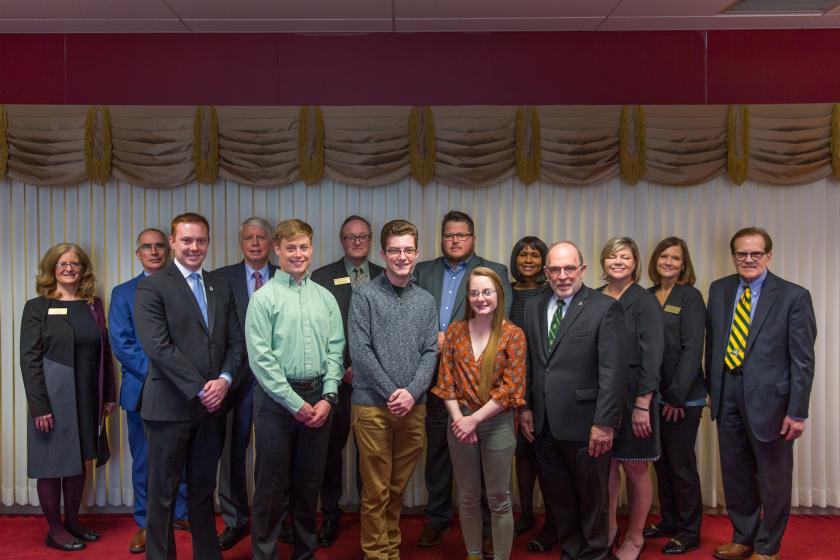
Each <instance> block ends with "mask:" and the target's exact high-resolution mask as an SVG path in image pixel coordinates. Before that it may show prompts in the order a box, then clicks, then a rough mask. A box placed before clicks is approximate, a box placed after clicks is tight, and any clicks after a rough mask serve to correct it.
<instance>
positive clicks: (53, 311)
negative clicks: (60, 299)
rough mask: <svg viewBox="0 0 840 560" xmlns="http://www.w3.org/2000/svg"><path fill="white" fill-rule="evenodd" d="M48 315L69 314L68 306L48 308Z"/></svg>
mask: <svg viewBox="0 0 840 560" xmlns="http://www.w3.org/2000/svg"><path fill="white" fill-rule="evenodd" d="M47 315H67V308H66V307H50V308H49V309H47Z"/></svg>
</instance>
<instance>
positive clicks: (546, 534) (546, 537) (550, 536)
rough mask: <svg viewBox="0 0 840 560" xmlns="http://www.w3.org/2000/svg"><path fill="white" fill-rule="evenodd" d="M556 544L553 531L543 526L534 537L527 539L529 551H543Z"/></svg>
mask: <svg viewBox="0 0 840 560" xmlns="http://www.w3.org/2000/svg"><path fill="white" fill-rule="evenodd" d="M555 544H557V536H556V535H555V534H554V531H551V530H548V531H546V530H545V528H543V530H542V531H541V532H540V534H539V535H537V537H536V538H535V539H531V540H530V541H528V550H530V551H531V552H545V551H546V550H549V549H550V548H551V547H553V546H554V545H555Z"/></svg>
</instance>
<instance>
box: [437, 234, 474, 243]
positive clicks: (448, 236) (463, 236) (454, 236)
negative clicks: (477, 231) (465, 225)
mask: <svg viewBox="0 0 840 560" xmlns="http://www.w3.org/2000/svg"><path fill="white" fill-rule="evenodd" d="M472 236H473V234H471V233H444V234H443V238H444V239H445V240H447V241H452V240H453V239H457V240H458V241H466V240H467V239H469V238H470V237H472Z"/></svg>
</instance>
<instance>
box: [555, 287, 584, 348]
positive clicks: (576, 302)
mask: <svg viewBox="0 0 840 560" xmlns="http://www.w3.org/2000/svg"><path fill="white" fill-rule="evenodd" d="M587 301H589V292H588V289H587V288H586V286H582V287H581V289H580V290H578V293H576V294H575V297H573V298H572V302H571V303H570V304H569V309H567V310H566V314H565V315H564V316H563V320H562V321H560V328H559V329H558V331H557V338H556V339H555V340H554V348H550V349H549V351H548V358H549V359H551V356H552V355H554V352H556V351H557V347H558V346H560V341H561V340H563V337H564V336H566V333H567V332H569V329H570V328H571V327H572V325H573V324H574V322H575V321H576V320H577V318H578V317H579V316H580V314H581V312H582V311H583V308H584V306H585V305H586V302H587ZM545 320H546V321H548V316H546V317H545ZM546 333H548V329H546ZM547 341H548V334H546V342H547Z"/></svg>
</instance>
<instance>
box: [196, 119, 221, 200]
mask: <svg viewBox="0 0 840 560" xmlns="http://www.w3.org/2000/svg"><path fill="white" fill-rule="evenodd" d="M205 112H206V117H205ZM205 119H206V120H205ZM193 165H195V178H196V180H198V182H199V183H202V184H204V185H212V184H214V183H215V182H216V178H217V177H218V176H219V117H218V114H217V113H216V108H215V107H213V106H210V107H207V108H206V109H205V108H204V107H202V106H198V107H196V108H195V124H194V125H193Z"/></svg>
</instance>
